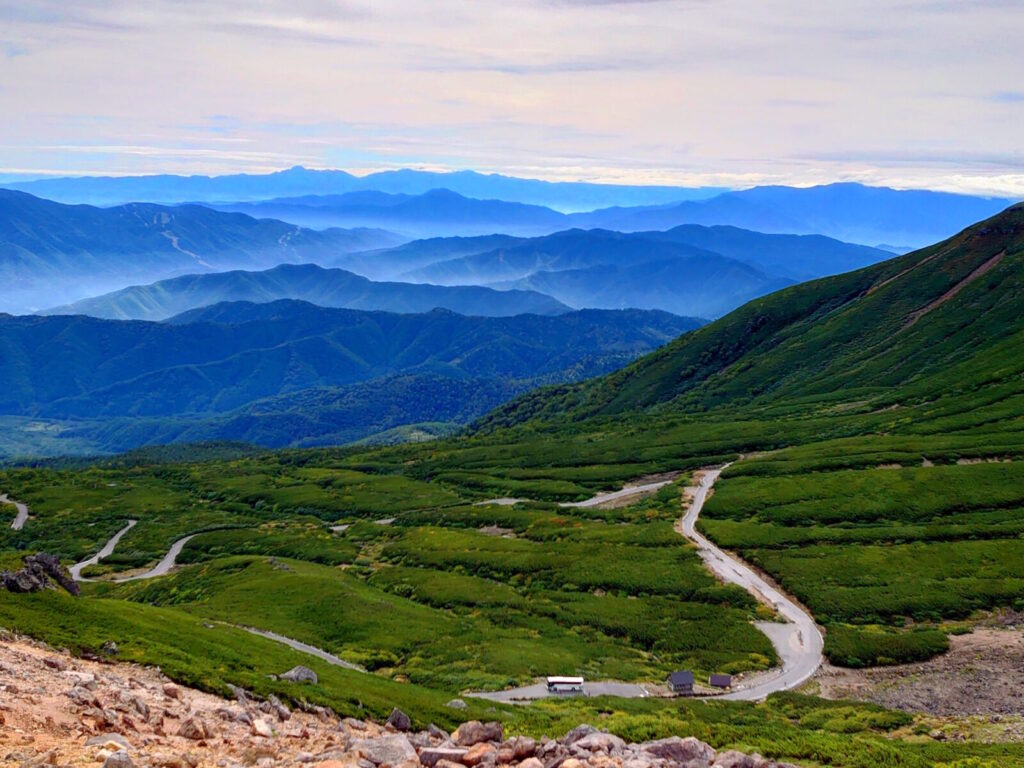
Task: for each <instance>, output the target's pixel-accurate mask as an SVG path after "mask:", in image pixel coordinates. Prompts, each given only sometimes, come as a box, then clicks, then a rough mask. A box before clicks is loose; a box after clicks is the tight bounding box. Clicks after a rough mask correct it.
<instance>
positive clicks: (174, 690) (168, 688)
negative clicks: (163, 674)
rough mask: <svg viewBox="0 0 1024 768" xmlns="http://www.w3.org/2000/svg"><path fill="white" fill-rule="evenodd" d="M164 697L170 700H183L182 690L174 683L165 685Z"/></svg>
mask: <svg viewBox="0 0 1024 768" xmlns="http://www.w3.org/2000/svg"><path fill="white" fill-rule="evenodd" d="M164 696H166V697H167V698H169V699H180V698H181V688H179V687H178V686H176V685H175V684H174V683H165V684H164Z"/></svg>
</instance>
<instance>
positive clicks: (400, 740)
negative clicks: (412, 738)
mask: <svg viewBox="0 0 1024 768" xmlns="http://www.w3.org/2000/svg"><path fill="white" fill-rule="evenodd" d="M352 749H353V750H354V751H356V752H359V754H361V755H362V756H363V757H365V758H366V759H367V760H369V761H370V762H371V763H373V764H374V765H382V764H384V763H387V764H389V765H398V764H399V763H404V762H405V761H406V760H412V761H416V760H418V759H419V758H418V756H417V754H416V749H415V748H414V747H413V745H412V744H410V743H409V740H408V739H407V738H406V737H405V736H404V735H403V734H400V733H396V734H393V735H391V736H380V737H378V738H376V739H361V740H359V741H356V742H354V743H353V744H352Z"/></svg>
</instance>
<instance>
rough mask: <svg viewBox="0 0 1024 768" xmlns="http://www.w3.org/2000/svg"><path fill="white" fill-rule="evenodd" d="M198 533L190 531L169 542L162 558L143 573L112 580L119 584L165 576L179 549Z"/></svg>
mask: <svg viewBox="0 0 1024 768" xmlns="http://www.w3.org/2000/svg"><path fill="white" fill-rule="evenodd" d="M198 535H199V534H198V533H192V534H189V535H188V536H185V537H184V538H181V539H178V540H177V541H176V542H174V543H173V544H171V548H170V549H169V550H167V554H166V555H164V559H163V560H161V561H160V562H159V563H157V564H156V565H155V566H153V567H152V568H150V569H149V570H148V571H146V572H145V573H139V574H136V575H135V576H122V577H121V578H118V579H114V581H116V582H117V583H118V584H121V583H123V582H126V581H141V580H142V579H154V578H156V577H157V576H165V575H166V574H168V573H170V572H171V569H172V568H173V567H174V565H175V562H176V561H177V559H178V555H180V554H181V550H183V549H184V548H185V545H186V544H188V543H189V541H191V540H192V539H193V538H195V537H196V536H198Z"/></svg>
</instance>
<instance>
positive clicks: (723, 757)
mask: <svg viewBox="0 0 1024 768" xmlns="http://www.w3.org/2000/svg"><path fill="white" fill-rule="evenodd" d="M763 765H764V760H762V759H761V756H760V755H756V756H755V755H745V754H743V753H742V752H737V751H736V750H734V749H730V750H729V751H728V752H722V753H721V754H720V755H719V756H718V757H717V758H716V759H715V762H714V768H761V766H763Z"/></svg>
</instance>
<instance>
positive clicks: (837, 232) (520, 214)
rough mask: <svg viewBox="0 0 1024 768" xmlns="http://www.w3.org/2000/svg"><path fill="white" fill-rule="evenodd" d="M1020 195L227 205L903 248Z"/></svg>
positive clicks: (400, 221) (360, 218)
mask: <svg viewBox="0 0 1024 768" xmlns="http://www.w3.org/2000/svg"><path fill="white" fill-rule="evenodd" d="M1013 203H1014V201H1013V200H1008V199H1002V198H986V197H972V196H970V195H954V194H949V193H945V192H928V191H917V190H895V189H886V188H883V187H866V186H864V185H862V184H830V185H827V186H821V187H809V188H806V189H799V188H795V187H755V188H754V189H748V190H744V191H741V192H726V193H723V194H720V195H717V196H715V197H712V198H710V199H706V200H690V201H683V202H675V203H672V204H669V205H655V206H633V207H621V206H619V207H612V208H602V209H598V210H594V211H590V212H584V213H572V214H564V213H560V212H558V211H555V210H552V209H551V208H547V207H544V206H539V205H532V204H525V203H513V202H507V201H502V200H481V199H476V198H467V197H466V196H464V195H460V194H458V193H456V192H453V191H451V190H447V189H436V190H431V191H429V192H426V193H424V194H421V195H407V194H401V195H393V194H388V193H383V192H353V193H348V194H343V195H306V196H302V197H295V198H279V199H274V200H265V201H261V202H250V203H231V204H224V205H218V206H217V208H218V209H219V210H224V211H233V212H240V213H246V214H249V215H251V216H255V217H257V218H273V219H281V220H282V221H289V222H292V223H294V224H300V225H302V226H305V227H311V228H314V229H322V228H326V227H346V228H351V227H372V228H380V229H386V230H390V231H393V232H397V233H400V234H402V235H404V236H406V237H408V238H430V237H438V236H442V237H443V236H476V235H486V234H496V233H500V234H508V235H518V236H524V237H533V236H538V235H545V234H551V233H552V232H557V231H559V230H565V229H572V228H580V229H594V228H600V229H608V230H615V231H619V232H638V231H649V230H666V229H671V228H673V227H678V226H680V225H682V224H702V225H705V226H712V225H728V226H733V227H738V228H741V229H747V230H752V231H755V232H767V233H777V234H795V235H812V234H816V235H825V236H828V237H832V238H835V239H837V240H844V241H847V242H854V243H862V244H864V245H872V246H874V245H879V244H882V243H885V244H887V249H888V250H893V251H901V250H906V249H908V248H919V247H923V246H925V245H929V244H931V243H934V242H937V241H939V240H942V239H944V238H947V237H950V236H952V235H953V234H955V233H956V232H959V231H960V230H961V229H963V228H964V227H967V226H969V225H970V224H973V223H974V222H976V221H979V220H981V219H984V218H987V217H989V216H993V215H995V214H996V213H999V212H1000V211H1002V210H1004V209H1006V208H1008V207H1009V206H1010V205H1012V204H1013Z"/></svg>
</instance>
